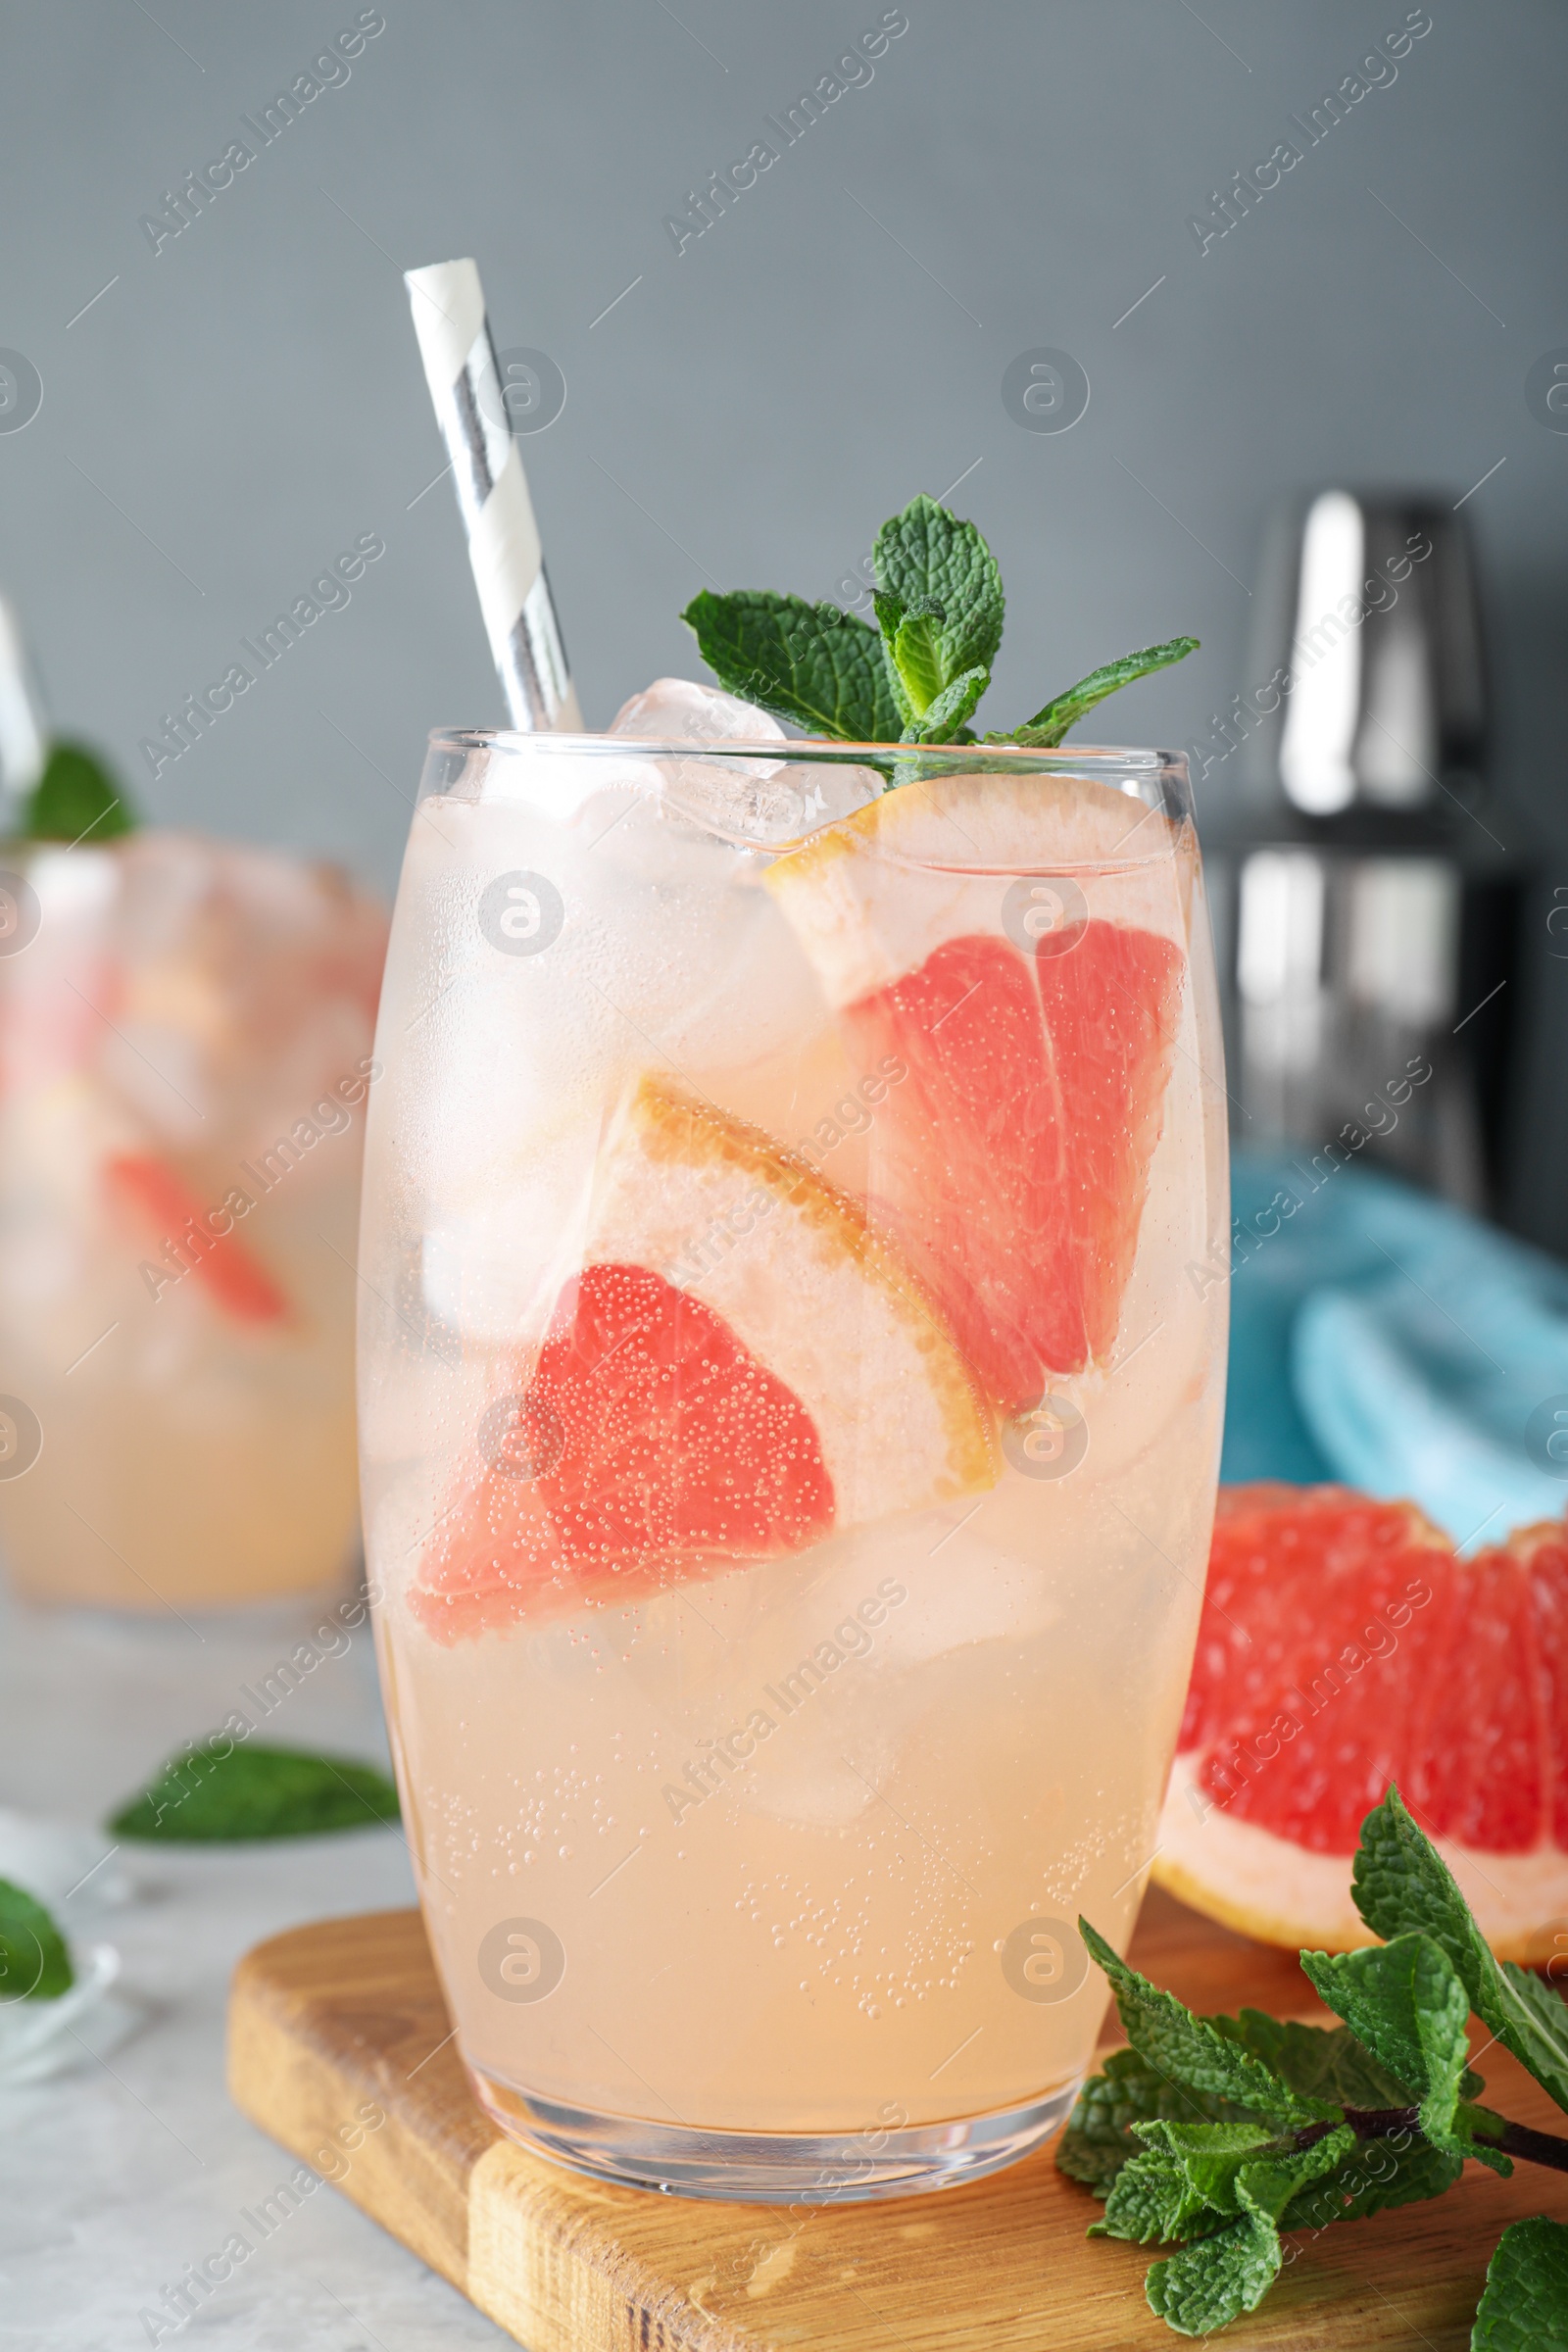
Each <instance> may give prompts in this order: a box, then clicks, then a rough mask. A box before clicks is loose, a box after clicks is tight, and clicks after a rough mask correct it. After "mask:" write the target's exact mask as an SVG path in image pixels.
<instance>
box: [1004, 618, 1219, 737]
mask: <svg viewBox="0 0 1568 2352" xmlns="http://www.w3.org/2000/svg"><path fill="white" fill-rule="evenodd" d="M1198 642H1199V641H1198V639H1197V638H1196V637H1172V638H1170V639H1168V640H1167V642H1166V643H1165V644H1164V645H1146V646H1144V647H1143V648H1142V650H1141V651H1140V652H1138V653H1136V654H1123V655H1122V657H1121V659H1120V660H1119V661H1117V662H1105V663H1104V665H1103V668H1100V669H1092V670H1091V671H1090V672H1089V675H1088V677H1087V678H1080V679H1079V681H1078V683H1077V685H1076V686H1069V687H1068V688H1067V689H1066V692H1065V693H1063V694H1058V695H1057V696H1055V698H1054V700H1053V701H1051V702H1049V703H1047V705H1046V707H1045V709H1044V710H1043V711H1036V712H1035V714H1034V716H1033V718H1031V719H1028V720H1026V721H1025V723H1024V724H1023V725H1022V726H1021V727H1017V728H1015V729H1014V730H1013V732H1012V734H1010V735H988V736H987V738H986V741H987V742H988V743H1022V744H1027V745H1028V746H1029V747H1030V748H1031V749H1032V750H1036V751H1050V750H1053V749H1054V747H1055V746H1056V745H1057V744H1059V743H1060V741H1061V739H1062V737H1063V736H1064V735H1065V734H1066V732H1067V729H1068V728H1069V727H1074V726H1076V725H1077V723H1078V721H1079V719H1081V718H1083V717H1084V716H1085V715H1086V713H1087V712H1089V711H1093V709H1094V708H1095V705H1096V704H1097V703H1103V701H1104V699H1105V697H1106V695H1108V694H1116V693H1117V692H1119V691H1120V689H1121V688H1122V687H1123V686H1131V685H1133V684H1134V683H1135V682H1136V681H1137V680H1138V679H1139V678H1147V677H1150V676H1152V673H1153V672H1154V671H1155V670H1156V669H1166V668H1168V667H1169V665H1170V663H1171V662H1183V661H1185V660H1186V658H1187V656H1188V655H1189V654H1196V653H1197V651H1198Z"/></svg>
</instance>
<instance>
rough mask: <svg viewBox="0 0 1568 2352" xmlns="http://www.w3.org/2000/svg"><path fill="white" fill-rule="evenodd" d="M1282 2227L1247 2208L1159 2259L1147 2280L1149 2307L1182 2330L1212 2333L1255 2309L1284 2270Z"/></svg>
mask: <svg viewBox="0 0 1568 2352" xmlns="http://www.w3.org/2000/svg"><path fill="white" fill-rule="evenodd" d="M1282 2260H1283V2256H1282V2254H1281V2251H1280V2233H1279V2231H1278V2230H1277V2229H1275V2228H1274V2227H1273V2226H1272V2224H1271V2223H1270V2222H1269V2221H1268V2220H1267V2219H1266V2217H1264V2216H1262V2215H1258V2214H1252V2213H1247V2214H1243V2215H1242V2216H1241V2218H1240V2219H1239V2220H1237V2221H1234V2222H1227V2223H1226V2225H1225V2227H1224V2228H1223V2229H1219V2230H1216V2231H1215V2232H1214V2234H1213V2235H1212V2236H1210V2237H1201V2238H1200V2239H1199V2240H1198V2242H1197V2244H1196V2245H1189V2246H1184V2247H1183V2248H1182V2251H1181V2252H1180V2253H1179V2254H1172V2255H1169V2256H1167V2258H1166V2260H1165V2261H1164V2262H1156V2263H1155V2264H1154V2266H1153V2268H1152V2271H1151V2272H1150V2274H1149V2277H1148V2278H1146V2279H1145V2281H1144V2293H1145V2294H1146V2296H1147V2297H1148V2299H1149V2308H1150V2310H1151V2311H1152V2313H1153V2314H1154V2316H1155V2318H1156V2319H1160V2320H1163V2321H1164V2322H1165V2325H1166V2327H1173V2328H1174V2329H1175V2331H1176V2333H1177V2334H1178V2335H1207V2334H1209V2333H1210V2331H1211V2330H1212V2329H1214V2328H1215V2327H1228V2326H1229V2324H1230V2322H1231V2321H1232V2320H1237V2319H1240V2318H1241V2316H1242V2313H1243V2312H1244V2311H1255V2310H1256V2309H1257V2307H1258V2305H1259V2304H1260V2303H1261V2302H1262V2300H1263V2297H1264V2296H1265V2295H1266V2294H1267V2293H1268V2290H1269V2288H1270V2287H1271V2286H1272V2285H1273V2283H1274V2281H1275V2279H1276V2278H1278V2277H1279V2275H1280V2264H1281V2261H1282Z"/></svg>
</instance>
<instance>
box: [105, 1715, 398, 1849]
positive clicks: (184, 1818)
mask: <svg viewBox="0 0 1568 2352" xmlns="http://www.w3.org/2000/svg"><path fill="white" fill-rule="evenodd" d="M397 1818H398V1792H397V1790H396V1789H394V1787H393V1786H392V1783H391V1782H390V1781H389V1780H388V1779H387V1777H386V1775H385V1773H384V1772H377V1771H376V1769H375V1767H374V1766H373V1765H371V1764H357V1763H355V1762H354V1761H353V1760H352V1759H351V1758H349V1757H347V1756H319V1755H311V1754H308V1753H307V1752H306V1751H305V1750H304V1749H303V1748H295V1747H263V1746H260V1745H258V1744H256V1743H255V1742H253V1741H246V1742H244V1743H240V1742H238V1741H236V1740H231V1739H229V1738H228V1736H227V1735H226V1734H225V1733H215V1734H213V1736H212V1737H211V1738H210V1739H207V1740H202V1741H200V1742H199V1743H198V1744H196V1745H194V1746H192V1747H190V1748H189V1749H187V1751H186V1752H185V1753H184V1754H183V1755H178V1756H172V1757H171V1758H170V1760H169V1762H168V1763H167V1764H166V1765H165V1766H164V1768H163V1770H162V1771H161V1772H160V1773H159V1774H158V1775H157V1776H156V1778H155V1779H154V1780H152V1781H151V1782H150V1783H149V1784H148V1786H147V1787H146V1788H145V1789H143V1790H142V1792H141V1794H140V1795H139V1796H136V1797H133V1798H132V1799H131V1801H130V1802H129V1804H127V1805H123V1806H122V1808H121V1810H120V1811H119V1812H118V1813H117V1814H116V1815H115V1816H114V1818H113V1820H112V1821H111V1822H110V1823H109V1828H110V1830H111V1831H112V1833H113V1834H114V1836H115V1837H117V1838H145V1839H148V1840H155V1841H160V1842H161V1841H163V1840H165V1839H172V1840H176V1841H179V1842H183V1843H188V1844H203V1845H205V1844H226V1843H229V1842H237V1841H240V1840H243V1839H248V1838H314V1837H320V1836H322V1835H323V1834H325V1833H326V1832H328V1831H332V1830H363V1829H373V1828H374V1827H375V1826H376V1825H377V1824H378V1823H380V1822H383V1821H396V1820H397Z"/></svg>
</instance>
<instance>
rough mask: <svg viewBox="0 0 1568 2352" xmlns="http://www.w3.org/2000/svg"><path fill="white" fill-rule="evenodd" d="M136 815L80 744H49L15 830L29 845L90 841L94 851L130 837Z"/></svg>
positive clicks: (99, 763)
mask: <svg viewBox="0 0 1568 2352" xmlns="http://www.w3.org/2000/svg"><path fill="white" fill-rule="evenodd" d="M137 821H138V820H137V817H136V812H135V810H134V809H132V808H131V806H130V803H129V802H128V800H127V799H126V798H125V794H124V791H123V788H122V786H121V785H120V784H118V783H117V782H116V780H115V778H114V777H113V776H112V775H111V774H110V772H109V769H108V768H107V767H106V766H105V764H104V762H103V760H100V759H99V757H98V755H97V753H96V752H90V751H88V749H87V747H86V745H85V744H81V743H56V744H53V745H51V747H50V751H49V758H48V760H46V762H45V764H44V771H43V774H42V775H41V776H40V777H39V778H38V781H37V783H36V784H35V785H34V786H33V788H32V791H31V793H30V794H29V795H28V798H27V801H26V803H25V807H24V809H23V811H22V820H21V823H20V825H19V827H18V830H19V831H20V833H21V834H22V836H23V838H24V839H25V840H27V841H65V842H72V843H74V842H78V841H88V842H91V843H93V844H94V845H95V846H96V844H97V843H99V842H101V841H112V840H113V839H114V838H115V836H116V834H118V833H129V832H131V831H132V830H133V829H134V827H135V825H136V823H137Z"/></svg>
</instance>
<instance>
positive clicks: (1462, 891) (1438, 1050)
mask: <svg viewBox="0 0 1568 2352" xmlns="http://www.w3.org/2000/svg"><path fill="white" fill-rule="evenodd" d="M1254 612H1255V620H1254V625H1253V630H1252V640H1251V646H1250V656H1249V668H1248V676H1249V677H1250V680H1252V681H1253V683H1252V686H1251V688H1250V692H1249V693H1248V694H1246V695H1244V696H1242V697H1240V698H1238V699H1237V700H1236V701H1235V702H1234V703H1233V704H1232V707H1231V711H1230V713H1229V714H1228V730H1227V722H1225V721H1216V724H1217V725H1218V726H1219V727H1220V728H1221V730H1222V733H1221V742H1220V746H1219V747H1218V748H1217V752H1216V756H1215V757H1213V758H1209V759H1208V760H1206V762H1205V760H1204V756H1203V755H1202V754H1200V756H1199V759H1198V760H1197V761H1196V762H1195V765H1196V768H1197V771H1198V780H1199V784H1200V795H1201V800H1200V805H1201V807H1204V805H1205V804H1206V807H1205V809H1204V812H1205V817H1206V822H1205V827H1204V846H1205V852H1206V853H1207V854H1208V858H1209V861H1210V865H1211V871H1212V873H1213V880H1214V897H1215V902H1216V905H1215V931H1216V937H1217V940H1218V943H1219V948H1220V962H1221V985H1222V994H1223V996H1224V999H1225V1012H1226V1030H1227V1038H1226V1043H1227V1048H1228V1056H1229V1065H1230V1069H1231V1071H1232V1073H1233V1075H1232V1077H1231V1080H1230V1084H1231V1093H1232V1101H1233V1106H1234V1108H1233V1126H1234V1131H1235V1133H1236V1137H1237V1140H1238V1142H1245V1143H1246V1145H1247V1146H1248V1147H1249V1148H1250V1149H1253V1150H1257V1151H1267V1152H1281V1151H1284V1152H1297V1153H1301V1152H1304V1153H1306V1154H1307V1156H1308V1157H1309V1158H1310V1157H1313V1156H1315V1155H1318V1154H1320V1153H1323V1152H1326V1151H1327V1149H1328V1147H1329V1146H1330V1145H1334V1146H1335V1147H1336V1148H1337V1151H1338V1152H1339V1153H1341V1154H1343V1152H1344V1151H1345V1149H1346V1148H1347V1147H1348V1148H1349V1149H1350V1150H1352V1151H1353V1152H1363V1151H1364V1152H1366V1153H1367V1155H1368V1157H1369V1158H1370V1159H1373V1160H1377V1161H1381V1162H1382V1163H1383V1164H1384V1165H1385V1166H1388V1167H1390V1168H1391V1169H1397V1171H1398V1172H1399V1173H1400V1174H1402V1175H1405V1176H1407V1177H1410V1178H1413V1179H1414V1180H1415V1181H1416V1182H1418V1183H1422V1184H1425V1185H1427V1186H1429V1187H1431V1188H1432V1189H1433V1190H1435V1191H1437V1192H1440V1193H1442V1194H1444V1195H1446V1197H1447V1198H1448V1199H1449V1200H1452V1201H1458V1202H1460V1203H1462V1204H1463V1205H1464V1206H1466V1207H1468V1208H1473V1209H1479V1210H1483V1211H1484V1210H1487V1209H1489V1208H1492V1207H1494V1206H1495V1203H1496V1201H1498V1198H1499V1196H1500V1193H1501V1192H1502V1190H1503V1187H1504V1181H1505V1174H1506V1171H1505V1169H1504V1167H1503V1165H1502V1160H1503V1154H1504V1139H1505V1136H1506V1131H1507V1108H1508V1103H1507V1097H1508V1083H1509V1063H1510V1057H1511V1048H1512V1043H1513V1025H1514V1016H1515V1011H1516V1006H1515V1004H1514V1002H1513V1000H1514V999H1515V998H1516V996H1517V993H1518V992H1517V990H1516V989H1513V988H1511V987H1510V986H1509V985H1508V983H1509V981H1510V980H1511V979H1512V977H1513V970H1512V957H1513V955H1514V951H1515V947H1516V942H1517V937H1518V931H1519V922H1520V910H1521V899H1522V886H1523V885H1522V860H1521V859H1520V858H1518V856H1517V855H1516V854H1511V852H1510V848H1508V847H1505V846H1504V842H1503V840H1502V839H1501V838H1500V837H1499V827H1504V828H1506V829H1508V830H1510V831H1511V829H1512V820H1511V819H1508V818H1503V817H1501V816H1499V814H1498V812H1497V810H1496V809H1495V807H1494V805H1493V803H1492V799H1491V795H1490V793H1489V791H1488V785H1487V770H1486V721H1487V691H1486V666H1485V657H1484V649H1483V632H1482V621H1481V600H1480V594H1479V590H1478V586H1477V579H1476V567H1475V561H1474V557H1473V553H1472V550H1471V545H1470V538H1469V533H1468V531H1467V529H1466V527H1465V517H1464V516H1463V515H1459V514H1455V513H1454V511H1453V509H1452V507H1451V504H1450V502H1449V501H1447V500H1446V499H1443V498H1440V497H1437V496H1432V495H1416V494H1399V493H1388V492H1361V491H1354V490H1349V489H1346V488H1341V487H1328V488H1323V489H1319V490H1316V491H1313V492H1311V493H1310V494H1309V495H1307V496H1306V497H1304V498H1300V499H1298V500H1296V501H1294V502H1293V503H1292V504H1291V506H1290V507H1289V508H1288V509H1286V510H1285V511H1283V512H1282V513H1281V514H1280V515H1279V516H1278V517H1277V518H1276V520H1275V523H1274V525H1273V527H1272V529H1271V531H1270V533H1269V536H1268V540H1267V542H1266V544H1265V551H1264V561H1263V564H1262V567H1261V572H1260V577H1259V580H1258V585H1257V588H1256V591H1255V594H1254ZM1226 731H1228V732H1229V734H1230V735H1231V736H1232V737H1233V738H1234V743H1233V745H1232V746H1230V747H1229V748H1228V749H1227V748H1226V747H1225V745H1224V733H1225V732H1226ZM1231 750H1233V751H1234V755H1235V756H1234V759H1233V758H1232V757H1230V751H1231ZM1205 765H1206V768H1207V770H1209V771H1211V772H1208V773H1207V774H1205V772H1204V771H1205ZM1205 787H1206V789H1205ZM1420 1073H1426V1074H1425V1075H1421V1074H1420ZM1412 1077H1414V1079H1415V1083H1414V1084H1413V1085H1411V1084H1410V1081H1411V1079H1412ZM1380 1105H1381V1107H1380ZM1355 1137H1359V1138H1360V1139H1361V1140H1360V1141H1359V1142H1357V1141H1355V1140H1354V1138H1355Z"/></svg>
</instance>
